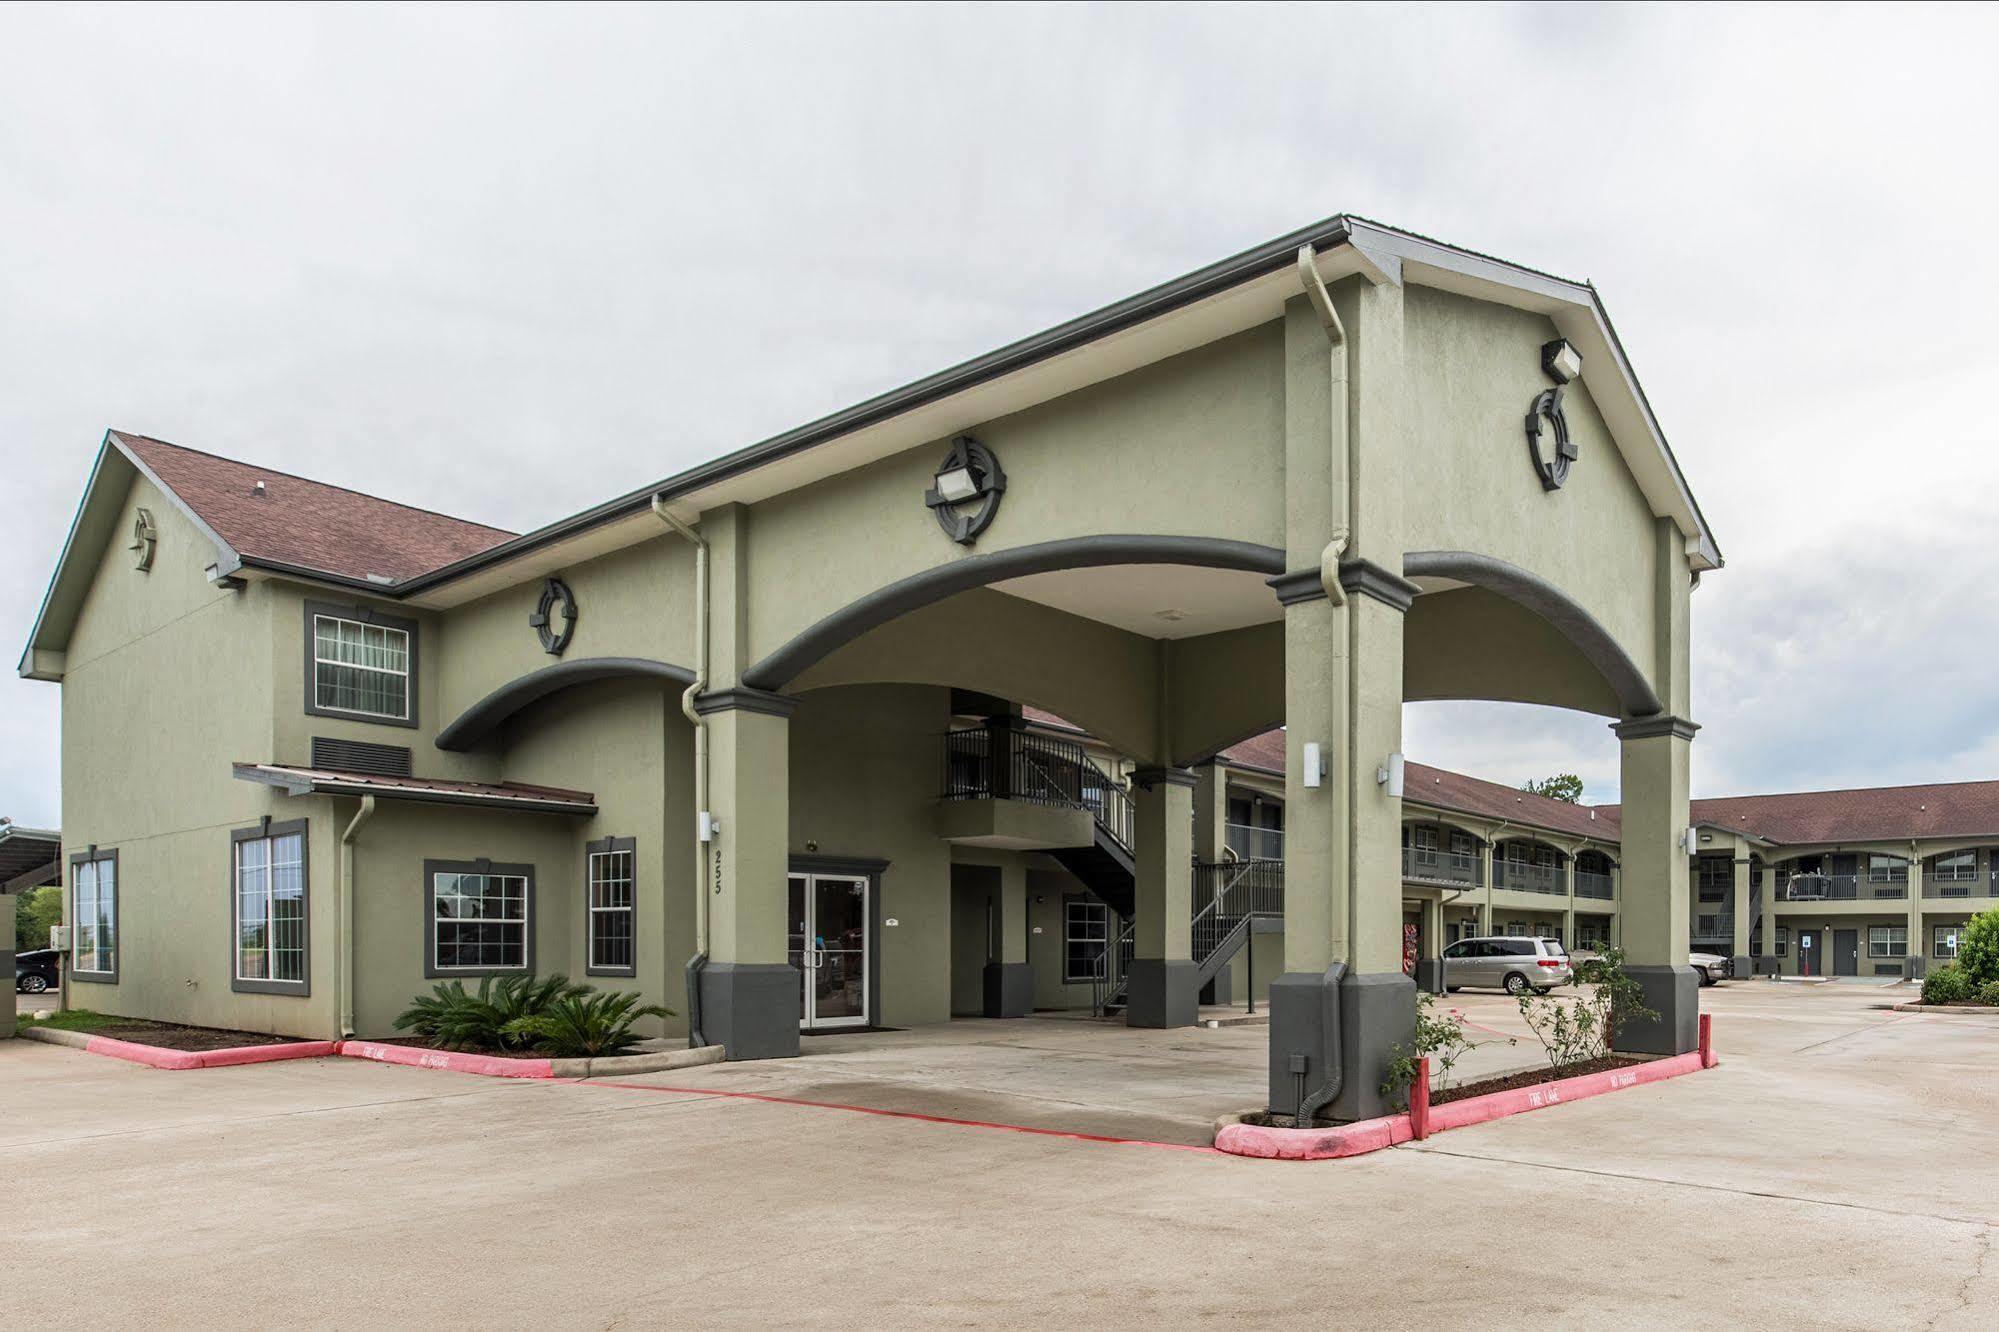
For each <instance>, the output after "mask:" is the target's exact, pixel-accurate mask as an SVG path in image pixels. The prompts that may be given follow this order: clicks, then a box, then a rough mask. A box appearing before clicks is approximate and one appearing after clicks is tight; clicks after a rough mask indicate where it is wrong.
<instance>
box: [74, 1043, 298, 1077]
mask: <svg viewBox="0 0 1999 1332" xmlns="http://www.w3.org/2000/svg"><path fill="white" fill-rule="evenodd" d="M333 1047H334V1043H333V1042H332V1041H291V1042H287V1043H286V1044H284V1045H239V1046H237V1047H235V1048H234V1049H230V1050H167V1049H162V1048H161V1047H160V1046H157V1045H141V1044H139V1043H138V1042H137V1041H121V1040H117V1039H115V1038H113V1037H110V1036H92V1037H91V1038H90V1041H89V1043H88V1044H86V1045H85V1046H84V1047H83V1049H84V1052H85V1053H86V1054H97V1055H109V1056H110V1057H111V1058H113V1059H123V1060H126V1061H127V1062H129V1063H134V1064H145V1065H148V1066H149V1067H152V1068H167V1069H176V1070H186V1069H190V1068H228V1067H231V1066H233V1065H237V1064H270V1063H276V1062H277V1061H278V1060H281V1059H317V1058H320V1057H321V1056H323V1055H330V1054H332V1053H333Z"/></svg>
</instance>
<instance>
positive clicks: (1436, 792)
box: [1222, 729, 1617, 842]
mask: <svg viewBox="0 0 1999 1332" xmlns="http://www.w3.org/2000/svg"><path fill="white" fill-rule="evenodd" d="M1222 757H1223V758H1224V759H1226V760H1227V761H1228V762H1230V763H1232V764H1234V765H1235V766H1236V767H1239V768H1258V769H1261V770H1262V771H1264V772H1273V773H1282V772H1283V771H1284V732H1283V731H1282V730H1281V729H1279V730H1275V731H1265V732H1264V733H1263V734H1262V735H1256V736H1251V737H1250V738H1249V739H1247V740H1245V741H1243V742H1242V743H1241V744H1239V745H1231V746H1229V747H1228V748H1227V749H1224V750H1223V751H1222ZM1402 789H1403V799H1405V800H1413V801H1416V802H1418V803H1420V804H1425V805H1435V806H1438V807H1440V808H1442V809H1449V810H1455V811H1457V812H1458V813H1460V814H1471V815H1475V816H1477V817H1479V818H1484V819H1506V820H1508V821H1510V822H1513V823H1520V824H1526V825H1527V826H1529V827H1533V828H1543V829H1546V830H1548V831H1550V832H1558V833H1566V834H1568V835H1569V836H1572V837H1596V838H1601V839H1604V840H1607V841H1613V842H1614V841H1616V840H1617V807H1616V806H1615V805H1605V806H1595V807H1593V806H1590V805H1571V804H1570V803H1568V802H1567V801H1566V800H1551V799H1549V798H1548V797H1547V796H1538V795H1529V794H1528V793H1527V792H1525V791H1520V790H1516V789H1514V788H1513V787H1511V786H1506V785H1504V784H1502V783H1500V782H1488V781H1482V780H1480V779H1479V778H1477V777H1467V776H1465V775H1464V774H1463V773H1461V772H1446V771H1445V770H1444V769H1442V768H1433V767H1431V766H1429V765H1428V764H1426V763H1411V764H1408V765H1407V766H1406V767H1405V769H1404V770H1403V775H1402ZM1593 809H1594V812H1595V814H1596V817H1595V818H1591V817H1590V814H1591V812H1592V810H1593Z"/></svg>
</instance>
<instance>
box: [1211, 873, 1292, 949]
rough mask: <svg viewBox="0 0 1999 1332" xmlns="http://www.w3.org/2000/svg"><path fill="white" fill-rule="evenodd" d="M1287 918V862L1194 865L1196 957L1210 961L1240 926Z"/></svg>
mask: <svg viewBox="0 0 1999 1332" xmlns="http://www.w3.org/2000/svg"><path fill="white" fill-rule="evenodd" d="M1283 915H1284V862H1283V861H1281V860H1225V861H1222V862H1221V863H1220V864H1215V865H1196V866H1194V929H1193V948H1192V950H1191V951H1192V952H1193V956H1194V961H1195V962H1196V963H1201V962H1205V961H1207V960H1208V959H1209V958H1210V957H1211V956H1213V955H1214V951H1215V950H1216V949H1217V948H1219V947H1221V945H1222V943H1223V942H1224V941H1225V940H1226V939H1227V938H1228V937H1229V935H1231V934H1233V933H1234V932H1235V930H1236V928H1237V926H1238V924H1239V923H1240V922H1242V921H1244V920H1248V919H1250V918H1251V917H1255V916H1265V917H1279V918H1281V917H1282V916H1283Z"/></svg>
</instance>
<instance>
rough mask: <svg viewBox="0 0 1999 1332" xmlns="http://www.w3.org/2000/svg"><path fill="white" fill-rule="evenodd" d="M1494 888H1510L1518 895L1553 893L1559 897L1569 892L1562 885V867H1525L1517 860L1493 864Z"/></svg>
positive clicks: (1499, 861)
mask: <svg viewBox="0 0 1999 1332" xmlns="http://www.w3.org/2000/svg"><path fill="white" fill-rule="evenodd" d="M1492 886H1493V887H1495V888H1510V889H1512V890H1513V891H1514V892H1517V893H1553V894H1555V895H1557V896H1560V895H1562V894H1564V893H1566V892H1567V891H1568V889H1567V887H1566V886H1564V884H1563V883H1562V867H1561V866H1560V865H1523V864H1521V863H1520V862H1519V861H1517V860H1495V861H1493V862H1492Z"/></svg>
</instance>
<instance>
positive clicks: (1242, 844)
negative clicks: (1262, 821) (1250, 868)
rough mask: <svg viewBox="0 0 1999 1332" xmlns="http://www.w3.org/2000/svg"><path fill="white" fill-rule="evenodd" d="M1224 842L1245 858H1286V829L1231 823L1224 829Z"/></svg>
mask: <svg viewBox="0 0 1999 1332" xmlns="http://www.w3.org/2000/svg"><path fill="white" fill-rule="evenodd" d="M1222 840H1223V843H1224V844H1225V845H1226V846H1227V847H1228V849H1229V850H1231V851H1233V852H1235V853H1236V855H1237V856H1239V857H1241V858H1242V859H1244V860H1282V859H1284V830H1283V829H1282V828H1260V827H1257V826H1256V825H1254V824H1248V823H1231V824H1228V825H1226V826H1225V827H1224V828H1223V830H1222Z"/></svg>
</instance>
